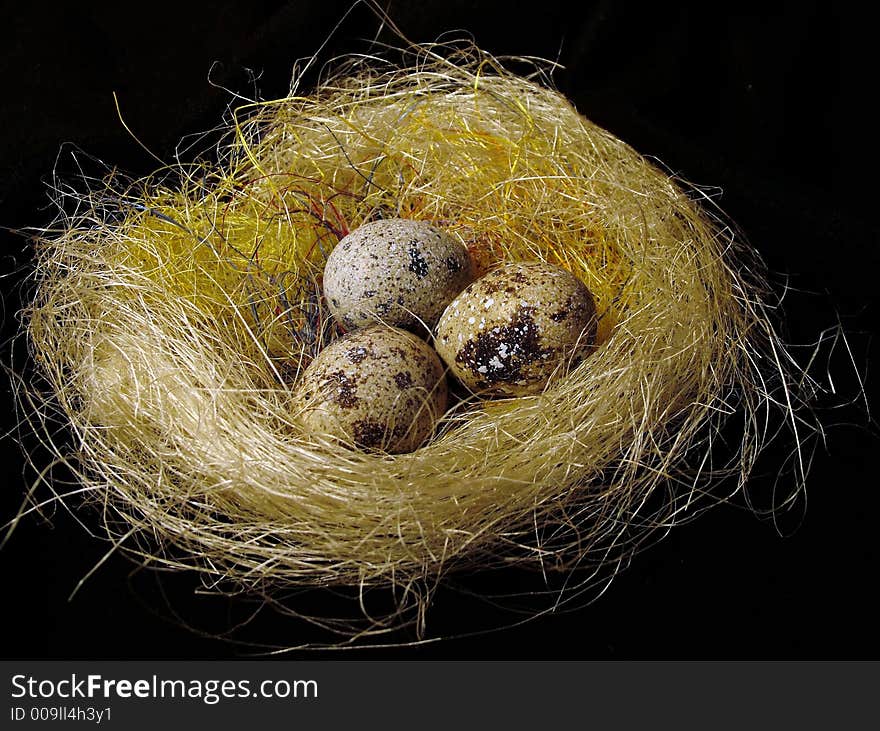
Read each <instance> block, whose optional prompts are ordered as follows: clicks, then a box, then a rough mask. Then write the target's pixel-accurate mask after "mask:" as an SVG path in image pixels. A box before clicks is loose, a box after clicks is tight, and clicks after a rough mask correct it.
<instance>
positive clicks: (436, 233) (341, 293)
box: [324, 218, 474, 331]
mask: <svg viewBox="0 0 880 731" xmlns="http://www.w3.org/2000/svg"><path fill="white" fill-rule="evenodd" d="M473 279H474V274H473V263H472V261H471V257H470V254H469V253H468V250H467V247H465V246H464V245H463V244H461V243H460V242H459V241H457V240H456V239H455V238H453V237H452V236H451V235H449V234H448V233H446V232H445V231H442V230H441V229H439V228H437V227H435V226H433V225H431V224H430V223H428V222H426V221H416V220H412V219H405V218H394V219H386V220H380V221H372V222H370V223H365V224H364V225H363V226H360V227H359V228H357V229H355V230H354V231H352V232H351V233H350V234H348V235H347V236H345V237H344V238H342V239H341V240H340V241H339V243H338V244H337V245H336V247H335V248H334V249H333V251H332V252H331V253H330V256H329V257H328V258H327V263H326V265H325V268H324V296H325V298H326V300H327V303H328V305H329V307H330V311H331V312H332V313H333V315H334V317H335V318H336V319H337V320H338V321H339V322H340V323H342V325H343V326H344V327H346V328H348V329H352V328H357V327H363V326H365V325H368V324H370V323H374V322H377V321H382V322H384V323H387V324H389V325H395V326H398V327H403V328H406V329H409V330H413V331H420V330H421V329H422V327H423V326H422V325H421V323H424V327H427V329H428V330H432V329H433V327H434V325H436V323H437V319H438V318H439V317H440V313H441V312H443V309H444V308H445V307H446V305H448V304H449V302H450V301H451V300H452V298H453V297H455V296H456V295H457V294H458V293H459V292H461V290H463V289H464V288H465V287H466V286H467V285H468V284H470V283H471V281H473Z"/></svg>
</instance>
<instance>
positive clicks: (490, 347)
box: [435, 262, 597, 396]
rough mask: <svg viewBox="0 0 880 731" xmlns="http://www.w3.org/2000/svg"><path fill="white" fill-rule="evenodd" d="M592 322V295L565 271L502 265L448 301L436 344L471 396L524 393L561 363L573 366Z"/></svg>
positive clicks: (589, 343) (591, 335) (588, 345)
mask: <svg viewBox="0 0 880 731" xmlns="http://www.w3.org/2000/svg"><path fill="white" fill-rule="evenodd" d="M596 320H597V318H596V303H595V300H594V299H593V295H592V293H591V292H590V290H589V289H588V288H587V286H586V285H585V284H584V283H583V282H581V281H580V280H579V279H577V277H575V276H574V275H573V274H571V273H570V272H568V271H567V270H565V269H562V268H561V267H558V266H554V265H552V264H547V263H544V262H523V263H519V262H517V263H511V264H505V265H503V266H500V267H498V268H497V269H494V270H492V271H491V272H489V273H488V274H486V275H485V276H483V277H481V278H480V279H478V280H477V281H475V282H474V283H472V284H471V285H470V286H469V287H467V288H466V289H465V290H464V291H463V292H461V294H459V295H458V296H457V297H456V298H455V299H454V300H453V301H452V302H451V303H450V304H449V306H448V307H447V308H446V310H445V311H444V312H443V315H442V316H441V318H440V321H439V323H438V325H437V334H436V338H435V347H436V348H437V352H438V353H439V354H440V357H441V358H443V360H444V361H445V362H446V364H447V365H448V366H449V368H450V370H451V371H452V373H453V374H454V375H455V376H456V378H458V380H459V381H461V382H462V383H463V384H464V385H465V386H467V387H468V388H469V389H470V390H471V391H474V392H476V393H486V394H493V395H503V396H524V395H528V394H534V393H539V392H540V391H541V390H543V388H544V386H545V385H546V383H547V380H548V379H549V377H550V375H551V374H552V373H553V371H554V370H555V369H556V368H557V367H559V365H560V364H561V363H570V364H571V365H576V364H577V363H578V362H580V360H582V359H583V358H584V357H585V356H587V355H588V354H589V353H590V352H591V351H592V347H593V345H594V343H595V340H596Z"/></svg>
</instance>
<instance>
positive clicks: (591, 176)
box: [25, 46, 797, 631]
mask: <svg viewBox="0 0 880 731" xmlns="http://www.w3.org/2000/svg"><path fill="white" fill-rule="evenodd" d="M410 53H411V55H410V56H409V58H410V60H411V61H412V63H407V64H398V65H392V64H390V63H383V62H381V61H378V60H377V59H375V58H371V59H361V60H357V59H355V60H352V61H349V62H348V63H347V64H345V65H343V66H342V67H341V68H339V69H337V73H335V74H334V75H333V76H332V77H328V78H327V79H325V80H324V81H322V82H321V83H320V84H319V86H318V88H316V89H315V90H314V91H313V92H312V93H310V94H309V95H307V96H299V95H296V94H295V93H292V94H291V95H290V96H289V97H287V98H284V99H280V100H277V101H270V102H261V103H254V104H250V105H248V106H246V107H244V108H241V109H238V110H236V112H235V113H234V115H233V116H232V117H231V118H230V120H229V128H228V134H227V135H226V136H225V137H224V139H223V142H222V143H221V145H220V146H219V148H218V149H219V160H218V159H217V157H216V156H215V157H214V159H213V161H212V163H211V164H205V163H201V162H199V163H192V164H188V165H182V164H179V165H175V166H174V167H173V168H171V169H170V170H163V171H161V172H160V173H158V174H157V175H156V176H154V177H152V178H150V179H147V180H140V181H137V182H133V183H129V184H127V185H125V186H123V185H122V184H121V182H120V178H119V176H118V175H116V176H110V177H109V178H108V179H107V180H106V181H104V183H102V184H101V185H95V184H93V185H91V186H90V190H88V191H87V192H85V193H84V194H82V195H80V196H78V197H77V198H76V199H75V200H76V206H75V209H74V210H70V206H67V213H66V214H65V215H64V216H63V217H62V218H61V219H60V221H59V228H58V230H57V231H56V235H53V236H46V237H44V238H43V240H41V241H40V242H39V243H38V251H37V260H36V269H35V278H34V296H33V299H32V305H31V306H30V308H29V309H28V310H27V311H26V313H25V314H26V328H27V335H28V337H29V343H30V348H31V353H32V356H33V359H34V360H35V362H36V364H37V365H38V367H39V372H40V378H41V379H42V380H40V381H39V383H40V384H41V386H40V387H39V388H38V389H37V390H34V389H33V388H32V389H31V390H29V391H28V397H27V399H26V400H27V402H28V404H29V419H30V420H31V423H32V424H33V425H34V426H35V427H36V428H37V429H38V431H40V432H41V433H42V434H43V435H47V436H45V437H44V440H45V441H46V442H47V443H48V445H49V447H50V449H52V450H53V451H54V453H55V455H56V457H57V459H58V460H59V461H62V462H63V463H64V464H65V465H66V467H67V469H70V470H73V472H74V474H75V476H76V479H77V482H78V484H79V485H80V487H79V489H78V490H77V491H76V492H77V493H78V494H85V495H87V496H90V497H91V498H93V499H94V501H96V502H97V503H98V504H99V505H100V506H101V508H102V514H103V518H104V520H103V522H104V525H105V527H106V529H107V531H108V533H109V535H110V537H111V538H112V539H113V540H114V542H115V543H117V544H118V546H119V547H120V548H121V549H123V550H127V551H129V552H131V553H133V554H135V555H136V556H139V557H140V558H141V559H142V560H144V561H148V562H149V563H150V564H151V565H166V566H172V567H183V566H187V567H196V568H198V569H200V570H201V571H202V572H204V576H205V582H206V584H207V585H209V586H211V587H212V588H214V589H215V590H218V591H230V592H235V591H245V592H257V593H259V594H264V595H271V594H272V592H273V591H276V590H284V589H285V588H289V587H291V586H294V587H303V586H312V587H314V586H321V587H323V586H336V587H339V586H348V587H355V593H356V594H360V595H361V596H363V595H364V594H365V592H366V590H367V589H372V588H382V587H384V588H386V589H388V588H390V589H391V590H392V592H391V593H392V595H393V596H394V601H393V609H392V611H391V612H388V613H386V614H391V615H393V616H394V618H395V620H394V621H404V617H405V616H410V615H407V614H406V611H405V610H406V609H407V608H408V609H413V608H424V605H425V603H426V602H427V598H428V597H429V595H430V587H431V586H434V585H435V583H436V582H437V580H438V579H439V578H440V577H441V576H443V575H445V574H446V572H449V571H453V570H463V569H468V568H471V569H473V568H488V567H494V566H499V565H505V564H510V563H520V564H527V565H532V566H534V567H536V568H540V569H542V570H543V571H544V572H545V573H546V574H547V575H548V576H549V575H551V574H552V573H553V572H554V571H562V572H567V571H569V570H570V569H573V568H574V567H580V568H581V569H585V570H586V574H585V575H586V576H588V577H590V576H596V575H598V572H599V571H600V569H601V568H602V567H603V566H605V567H607V566H608V565H611V564H615V562H617V563H619V562H620V561H621V559H623V558H625V557H626V556H628V555H629V554H630V553H631V552H632V551H633V550H634V549H635V548H636V547H637V546H638V545H639V544H640V543H641V542H642V541H643V540H644V539H645V538H646V537H647V536H649V535H652V534H653V532H654V531H655V529H657V528H662V527H668V526H669V525H670V524H672V522H673V521H674V520H676V519H678V518H680V517H682V516H683V515H687V514H689V512H688V511H689V510H690V509H695V508H699V507H701V506H704V505H706V504H708V503H707V502H706V501H705V500H704V498H706V497H707V496H708V498H709V502H712V501H713V500H717V499H718V497H719V496H721V495H729V494H731V493H733V492H735V491H736V490H737V489H738V488H740V487H741V486H742V485H743V484H744V482H745V480H746V478H747V476H748V475H749V472H750V470H751V468H752V466H753V464H754V461H755V458H756V456H757V454H758V452H759V450H760V448H761V446H762V444H763V443H764V440H765V437H766V430H767V424H768V423H770V417H769V416H768V414H769V413H771V412H773V411H779V410H782V411H783V412H784V413H788V418H789V419H790V420H791V421H792V423H795V421H794V418H795V417H794V416H793V414H794V408H795V406H796V401H797V395H796V393H795V390H796V389H795V388H794V386H793V384H794V379H793V377H792V375H791V373H793V372H794V366H793V363H792V361H791V360H790V358H789V356H788V355H787V352H786V350H785V348H784V347H783V346H782V344H781V342H780V340H779V338H778V337H777V335H776V333H775V330H774V327H773V325H772V324H771V319H770V317H769V316H768V304H767V292H766V290H765V287H764V284H763V279H762V276H761V273H760V272H761V268H760V265H759V262H758V260H757V258H756V257H755V256H754V254H753V252H751V251H750V250H749V249H748V247H746V246H745V245H743V244H742V243H741V242H740V241H739V240H738V238H737V236H735V235H734V233H733V231H732V230H731V228H729V227H727V226H725V225H723V224H722V223H720V222H719V221H720V219H719V218H718V217H716V216H715V215H712V214H710V213H709V212H708V211H707V206H705V205H703V204H701V203H700V202H698V199H699V198H701V196H700V195H699V194H698V193H695V191H694V190H693V189H690V188H688V187H687V186H685V185H684V184H682V183H681V182H680V181H676V180H675V179H673V178H672V177H671V176H670V175H668V174H666V173H664V172H662V171H661V170H660V169H658V168H657V167H655V166H653V165H652V164H650V163H649V162H647V161H646V160H645V159H644V158H643V157H641V156H640V155H639V154H637V153H636V152H635V151H634V150H632V149H631V148H630V147H628V146H627V145H626V144H624V143H623V142H621V141H620V140H619V139H616V138H615V137H614V136H613V135H611V134H609V133H608V132H606V131H604V130H602V129H600V128H598V127H597V126H595V125H594V124H592V123H591V122H590V121H588V120H587V119H586V118H584V117H583V116H581V115H580V114H579V113H578V112H577V111H576V110H575V109H574V107H573V106H572V105H571V103H570V102H569V101H567V100H566V99H565V98H564V97H563V96H562V95H561V94H559V93H558V92H557V91H555V90H554V89H553V88H552V87H551V85H550V84H548V83H547V82H546V77H544V76H542V72H541V70H540V68H538V67H535V69H534V73H533V74H531V75H526V76H520V75H515V74H513V73H512V72H510V71H508V70H506V69H505V68H503V67H502V65H501V63H500V62H499V61H498V60H496V59H493V58H492V57H490V56H488V55H486V54H484V53H482V52H480V51H478V50H476V49H473V48H468V49H461V48H458V49H452V50H450V49H441V48H439V47H434V46H432V47H419V48H416V49H414V50H413V51H411V52H410ZM294 88H295V87H294ZM705 200H707V199H705V198H704V201H705ZM392 216H394V217H405V218H414V219H423V220H428V221H431V222H434V223H435V224H437V225H439V226H442V227H443V228H445V229H446V230H447V231H449V232H451V233H452V235H454V236H456V237H458V238H459V239H460V240H461V241H462V242H464V243H465V244H466V245H467V246H468V248H469V249H470V251H471V253H472V255H473V256H474V259H475V260H476V261H477V263H478V266H479V267H480V268H481V269H482V270H487V269H489V268H491V267H492V266H493V265H495V264H497V263H499V262H501V261H517V260H538V259H540V260H544V261H547V262H552V263H555V264H558V265H561V266H563V267H565V268H567V269H569V270H570V271H571V272H573V273H574V274H575V275H576V276H578V277H579V278H580V279H581V280H583V281H584V282H585V283H586V284H587V285H588V286H589V288H590V289H591V290H592V292H593V293H594V295H595V298H596V301H597V307H598V311H599V313H600V315H601V317H600V321H599V333H598V337H597V348H596V349H595V352H594V353H593V354H592V355H591V356H590V357H589V358H587V359H586V360H585V361H584V362H582V363H581V364H579V365H578V366H577V367H575V368H573V369H567V370H566V369H559V371H557V373H556V374H554V376H553V378H551V380H550V382H549V383H548V385H547V387H546V389H545V390H544V391H543V393H541V394H539V395H537V396H530V397H523V398H508V399H493V400H481V399H477V398H467V399H464V400H461V401H459V402H457V403H456V404H454V405H453V407H452V408H451V409H450V411H449V412H448V413H447V414H446V416H445V418H444V419H443V420H442V421H441V423H440V425H439V427H438V428H437V431H436V433H435V434H434V435H433V436H432V438H431V439H430V441H429V442H428V443H427V444H425V445H424V446H423V447H421V448H419V449H417V450H416V451H414V452H412V453H408V454H399V455H388V454H382V453H368V452H364V451H360V450H357V449H351V448H347V447H345V446H342V445H340V444H338V443H335V442H333V441H331V440H327V439H322V437H321V435H316V434H307V433H304V432H303V430H302V429H301V428H300V426H299V424H298V420H297V416H298V411H297V409H298V408H299V407H298V405H297V404H296V403H295V402H294V401H293V400H292V393H293V386H294V384H295V383H296V381H297V378H298V376H299V374H300V373H301V372H302V371H303V369H304V368H305V367H306V366H307V365H308V363H309V362H310V361H311V359H312V358H313V357H314V356H315V354H316V353H317V352H318V351H319V350H320V349H321V347H322V346H323V345H324V344H326V343H327V342H329V341H330V340H332V339H333V338H334V337H337V336H338V335H339V334H340V330H339V328H338V326H337V325H336V324H335V323H334V322H333V321H332V318H330V317H329V316H328V314H327V312H326V309H325V306H324V303H323V302H322V299H321V281H320V280H321V272H322V268H323V262H324V261H325V259H326V257H327V255H328V253H329V252H330V251H331V250H332V248H333V246H334V245H335V244H336V242H337V241H338V240H339V238H340V237H342V236H343V235H345V234H346V233H347V232H348V231H350V230H352V229H354V228H355V227H357V226H358V225H359V224H361V223H363V222H366V221H369V220H374V219H376V218H381V217H392ZM732 415H735V416H736V419H735V421H734V422H729V419H730V417H731V416H732ZM58 422H60V423H63V424H65V425H67V426H68V433H69V434H71V435H72V438H71V439H69V440H67V441H64V442H63V443H62V441H61V440H53V439H52V438H51V437H49V436H48V435H50V434H52V433H54V432H53V429H52V428H51V424H54V423H58ZM730 423H733V425H734V426H733V427H731V426H730ZM722 430H726V431H723V432H722ZM722 433H723V435H724V439H723V440H721V439H719V438H717V437H719V435H721V434H722ZM56 441H57V444H56ZM721 441H723V442H724V444H723V445H719V444H716V442H721ZM719 447H720V448H719ZM45 479H46V480H47V481H49V482H50V483H51V479H52V476H51V472H49V473H47V474H46V476H45ZM795 481H796V482H797V479H796V480H795ZM719 484H722V485H724V488H723V490H722V491H721V492H720V493H719V492H718V491H717V490H716V488H717V485H719ZM56 489H58V488H56ZM713 490H714V492H713ZM615 565H617V564H615ZM578 585H583V584H582V583H581V584H578ZM419 616H421V615H419ZM386 619H387V617H386ZM371 621H372V620H371ZM394 621H392V622H391V623H392V624H393V623H394ZM381 624H382V619H381V618H380V619H376V620H375V623H374V624H373V625H372V626H373V627H374V628H375V627H379V626H380V625H381ZM337 629H338V628H337ZM368 631H369V629H368Z"/></svg>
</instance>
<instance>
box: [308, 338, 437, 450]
mask: <svg viewBox="0 0 880 731" xmlns="http://www.w3.org/2000/svg"><path fill="white" fill-rule="evenodd" d="M294 398H295V400H296V404H297V405H298V406H300V407H301V408H302V416H301V421H302V425H303V427H304V428H305V429H306V431H307V432H311V433H318V434H322V435H329V436H332V437H337V438H339V439H341V440H343V441H344V442H346V443H354V444H355V445H357V446H359V447H361V448H362V449H367V450H384V451H386V452H391V453H400V452H410V451H412V450H414V449H416V448H418V447H419V446H420V445H421V444H422V443H423V442H424V441H425V439H426V438H427V437H428V436H429V435H430V434H431V432H432V431H433V430H434V427H435V425H436V423H437V420H438V419H439V418H440V416H441V415H442V414H443V412H444V411H445V410H446V399H447V390H446V376H445V368H444V367H443V364H442V363H441V362H440V359H439V358H438V357H437V354H436V353H435V352H434V350H432V349H431V347H430V346H429V345H427V344H426V343H425V342H424V341H422V340H421V339H419V338H418V337H416V336H415V335H413V334H412V333H409V332H406V331H405V330H400V329H399V328H392V327H387V326H384V325H372V326H370V327H366V328H363V329H359V330H355V331H353V332H351V333H349V334H348V335H346V336H344V337H342V338H339V339H338V340H335V341H333V342H332V343H330V345H328V346H327V347H326V348H324V349H323V350H322V351H321V352H320V353H319V354H318V356H317V357H316V358H315V359H314V360H313V361H312V362H311V363H310V364H309V366H308V368H306V370H305V371H304V373H303V374H302V377H301V379H300V382H299V383H298V384H297V387H296V391H295V396H294Z"/></svg>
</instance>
